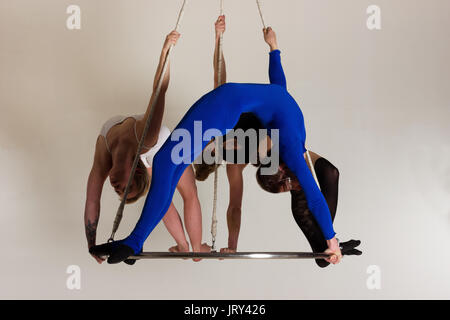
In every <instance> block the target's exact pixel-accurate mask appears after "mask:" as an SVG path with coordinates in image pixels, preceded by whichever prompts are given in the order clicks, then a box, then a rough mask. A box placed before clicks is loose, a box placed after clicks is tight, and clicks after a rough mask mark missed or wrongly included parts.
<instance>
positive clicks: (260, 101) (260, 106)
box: [120, 50, 335, 254]
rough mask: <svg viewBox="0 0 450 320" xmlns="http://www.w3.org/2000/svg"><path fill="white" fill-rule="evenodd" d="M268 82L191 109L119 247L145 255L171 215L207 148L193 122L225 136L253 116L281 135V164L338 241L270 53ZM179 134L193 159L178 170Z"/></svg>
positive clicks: (295, 110)
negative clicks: (185, 134)
mask: <svg viewBox="0 0 450 320" xmlns="http://www.w3.org/2000/svg"><path fill="white" fill-rule="evenodd" d="M269 77H270V84H244V83H226V84H223V85H222V86H220V87H218V88H216V89H214V90H213V91H211V92H209V93H207V94H205V95H204V96H203V97H201V98H200V99H199V100H198V101H197V102H196V103H195V104H194V105H193V106H192V107H191V108H190V109H189V111H188V112H187V113H186V115H185V116H184V117H183V119H182V120H181V121H180V122H179V124H178V125H177V127H176V128H175V130H174V131H173V132H172V134H171V137H170V138H168V139H167V141H166V142H165V143H164V145H163V146H162V147H161V149H160V150H159V152H158V153H157V154H156V156H155V158H154V160H153V174H152V183H151V187H150V191H149V193H148V195H147V199H146V200H145V205H144V208H143V210H142V214H141V217H140V218H139V221H138V222H137V224H136V227H135V228H134V230H133V231H132V233H131V234H130V235H129V236H128V237H127V238H125V239H124V240H122V241H120V242H121V243H122V244H124V245H126V246H128V247H130V248H132V249H133V251H134V253H135V254H137V253H139V252H140V251H141V250H142V247H143V244H144V241H145V240H146V239H147V237H148V236H149V234H150V233H151V232H152V230H153V229H154V228H155V227H156V225H157V224H158V223H159V222H160V221H161V219H162V218H163V217H164V215H165V213H166V211H167V210H168V208H169V206H170V203H171V201H172V197H173V194H174V192H175V188H176V186H177V184H178V180H179V179H180V177H181V175H182V174H183V172H184V171H185V169H186V168H187V166H188V165H190V163H192V162H193V161H194V159H196V158H197V157H198V156H199V155H200V153H201V152H202V149H203V148H204V147H205V146H206V145H207V144H208V142H209V141H203V143H202V146H201V148H200V147H197V148H195V146H194V121H201V122H202V131H203V132H205V131H206V130H208V129H211V128H214V129H218V130H220V132H221V133H222V135H225V134H226V133H227V129H232V128H233V127H234V126H235V125H236V123H237V122H238V120H239V117H240V115H241V114H242V113H244V112H251V113H253V114H254V115H255V116H256V117H258V119H259V120H260V121H261V123H262V124H263V125H264V127H265V128H267V129H279V147H280V156H281V160H282V161H284V163H285V164H286V165H287V166H288V168H289V169H290V170H291V171H292V172H293V173H294V174H295V176H296V177H297V179H298V181H299V183H300V186H301V187H302V189H303V190H304V193H305V195H306V199H307V203H308V207H309V209H310V211H311V212H312V213H313V215H314V217H315V219H316V220H317V222H318V223H319V226H320V228H321V230H322V232H323V235H324V236H325V239H327V240H329V239H331V238H333V237H334V235H335V232H334V230H333V224H332V221H331V215H330V211H329V209H328V206H327V203H326V201H325V198H324V197H323V195H322V193H321V192H320V190H319V188H318V187H317V185H316V182H315V180H314V178H313V176H312V174H311V172H310V170H309V168H308V166H307V164H306V161H305V159H304V157H303V154H304V152H305V151H306V149H305V146H304V144H305V138H306V132H305V126H304V120H303V114H302V111H301V110H300V108H299V106H298V105H297V103H296V102H295V100H294V99H293V98H292V97H291V95H290V94H289V93H288V92H287V90H286V78H285V76H284V72H283V68H282V66H281V59H280V51H279V50H275V51H272V52H271V53H270V64H269ZM177 129H185V130H187V131H189V133H190V136H191V146H192V147H191V149H190V154H188V155H183V157H188V158H189V159H190V160H189V161H188V163H181V164H175V163H174V162H173V161H172V158H171V155H172V149H173V148H174V147H175V146H176V145H177V144H179V141H172V136H173V135H174V132H176V131H177ZM203 132H202V133H203Z"/></svg>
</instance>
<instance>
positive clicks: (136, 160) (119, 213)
mask: <svg viewBox="0 0 450 320" xmlns="http://www.w3.org/2000/svg"><path fill="white" fill-rule="evenodd" d="M186 3H187V0H183V5H182V6H181V9H180V13H179V14H178V19H177V23H176V25H175V31H178V29H179V28H180V24H181V20H182V18H183V15H184V8H185V5H186ZM172 48H173V45H171V46H170V48H169V50H168V51H167V55H166V58H165V60H164V64H163V68H162V71H161V74H160V75H159V79H158V84H157V87H156V91H155V95H154V98H153V101H152V103H151V105H150V114H149V115H148V117H147V120H146V122H145V127H144V131H143V133H142V137H141V140H140V141H139V144H138V147H137V151H136V155H135V157H134V162H133V166H132V168H131V172H130V176H129V177H128V183H127V187H126V188H125V192H124V194H123V199H122V202H121V203H120V206H119V208H118V209H117V213H116V217H115V219H114V224H113V229H112V232H111V236H110V238H109V240H108V241H113V240H114V235H115V234H116V231H117V229H118V228H119V225H120V222H121V221H122V216H123V210H124V208H125V202H126V200H127V197H128V193H129V192H130V187H131V184H132V182H133V177H134V174H135V172H136V168H137V165H138V163H139V159H140V157H139V154H140V153H141V151H142V148H143V146H144V141H145V137H146V136H147V132H148V130H149V128H150V122H151V119H152V118H153V113H154V111H155V106H156V102H157V101H158V98H159V94H160V92H161V86H162V83H163V79H164V75H165V73H166V71H167V65H168V63H167V62H168V61H169V57H170V53H171V52H172Z"/></svg>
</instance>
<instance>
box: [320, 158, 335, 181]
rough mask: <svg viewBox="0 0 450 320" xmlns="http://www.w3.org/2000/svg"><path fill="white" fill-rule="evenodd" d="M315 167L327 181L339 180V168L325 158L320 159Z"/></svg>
mask: <svg viewBox="0 0 450 320" xmlns="http://www.w3.org/2000/svg"><path fill="white" fill-rule="evenodd" d="M314 168H315V170H316V172H317V174H318V175H320V176H322V177H323V178H324V179H326V180H327V181H338V180H339V169H338V168H336V167H335V166H334V165H333V164H332V163H331V162H329V161H328V160H326V159H325V158H320V159H318V160H317V161H316V164H315V166H314Z"/></svg>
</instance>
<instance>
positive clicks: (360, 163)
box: [0, 0, 450, 299]
mask: <svg viewBox="0 0 450 320" xmlns="http://www.w3.org/2000/svg"><path fill="white" fill-rule="evenodd" d="M181 3H182V1H181V0H176V1H175V0H170V1H167V0H166V1H163V0H128V1H124V0H109V1H106V0H96V1H88V0H73V1H65V0H40V1H31V0H28V1H25V0H1V1H0V43H1V50H0V70H1V75H0V99H1V100H0V108H1V117H0V163H1V165H0V200H1V203H2V210H1V218H2V222H1V223H0V225H1V227H0V243H1V248H2V249H1V250H2V259H1V262H2V263H1V264H0V298H3V299H10V298H25V299H37V298H39V299H49V298H58V299H92V298H105V299H133V298H137V299H332V298H337V299H397V298H404V299H418V298H425V299H429V298H437V299H444V298H445V299H448V298H450V274H449V270H450V253H449V250H448V243H449V241H450V202H449V199H450V197H449V193H450V143H449V142H450V129H449V120H450V105H449V101H450V67H449V66H450V64H449V60H448V58H449V56H450V45H449V43H450V42H449V38H450V37H449V30H450V22H449V20H448V12H450V2H449V1H446V0H433V1H424V0H422V1H418V0H410V1H406V0H394V1H387V0H376V1H366V0H344V1H333V0H323V1H311V0H304V1H303V0H302V1H298V0H277V1H275V0H265V1H263V8H264V12H265V19H266V23H267V24H268V25H270V26H272V27H273V28H274V30H275V31H276V33H277V36H278V43H279V47H280V49H281V51H282V62H283V66H284V69H285V73H286V76H287V81H288V90H289V91H290V93H291V94H292V96H293V97H294V98H295V99H296V100H297V102H298V103H299V105H300V107H301V108H302V111H303V113H304V116H305V122H306V127H307V145H308V146H309V147H310V148H311V150H313V151H315V152H317V153H319V154H321V155H323V156H324V157H325V158H327V159H328V160H330V161H331V162H332V163H333V164H334V165H336V166H337V167H338V169H339V171H340V189H339V203H338V211H337V217H336V220H335V230H336V231H337V234H338V237H339V238H340V239H341V240H348V239H350V238H355V239H361V240H362V245H361V248H362V250H363V251H364V254H363V255H362V256H360V257H346V258H344V260H343V262H342V263H341V264H340V265H338V266H331V267H328V268H326V269H319V268H318V267H316V265H315V263H314V262H313V261H302V260H292V261H291V260H279V261H271V260H269V261H202V262H200V263H194V262H192V261H167V260H159V261H138V262H137V263H136V265H135V266H134V267H129V266H127V265H125V264H119V265H107V264H106V263H105V264H103V265H98V264H97V263H96V262H95V261H94V259H92V258H91V256H90V255H89V254H88V252H87V245H86V240H85V234H84V224H83V213H84V201H85V189H86V182H87V177H88V174H89V171H90V168H91V165H92V161H93V152H94V146H95V141H96V138H97V136H98V134H99V131H100V128H101V126H102V124H103V123H104V121H106V120H107V119H108V118H109V117H111V116H114V115H118V114H123V115H129V114H136V113H143V112H144V111H145V108H146V106H147V104H148V100H149V97H150V94H151V88H152V82H153V77H154V72H155V69H156V65H157V62H158V57H159V54H160V50H161V47H162V43H163V40H164V37H165V36H166V34H167V33H169V32H170V31H171V30H172V29H173V28H174V25H175V22H176V18H177V14H178V11H179V9H180V6H181ZM72 4H75V5H78V6H80V7H81V17H82V25H81V30H73V31H72V30H68V29H67V28H66V19H67V18H68V14H66V8H67V7H68V6H69V5H72ZM372 4H375V5H378V6H379V7H380V8H381V14H382V16H381V19H382V29H381V30H374V31H370V30H368V28H367V27H366V20H367V17H368V14H367V13H366V9H367V7H368V6H369V5H372ZM218 13H219V1H212V0H191V1H189V3H188V6H187V8H186V12H185V15H184V19H183V21H182V25H181V29H180V32H181V34H182V37H181V39H180V40H179V44H178V45H177V46H176V47H175V50H174V51H173V55H172V58H171V82H170V87H169V90H168V93H167V98H166V109H165V115H164V124H165V125H167V126H168V127H169V128H170V129H173V128H174V127H175V125H176V124H177V123H178V121H179V120H180V119H181V117H182V116H183V115H184V113H185V112H186V110H187V109H188V108H189V107H190V106H191V105H192V104H193V103H194V102H195V101H196V100H197V99H198V98H199V97H200V96H202V95H203V94H204V93H206V92H207V91H209V90H211V89H212V87H213V69H212V61H213V47H214V26H213V23H214V21H215V19H216V18H217V16H218ZM225 13H226V16H227V31H226V33H225V36H224V54H225V59H226V62H227V74H228V81H230V82H263V83H267V82H268V74H267V69H268V47H267V45H266V44H265V43H264V41H263V38H262V31H261V30H262V25H261V21H260V18H259V15H258V12H257V7H256V4H255V1H252V0H245V1H243V0H225ZM244 175H245V186H244V201H243V217H242V227H241V234H240V238H239V250H241V251H309V250H310V248H309V245H308V244H307V242H306V239H305V238H304V236H303V234H302V233H301V231H300V230H299V228H298V227H297V225H296V223H295V222H294V219H293V217H292V214H291V212H290V195H289V194H288V193H287V194H280V195H273V194H269V193H266V192H264V191H263V190H261V189H260V188H259V187H258V186H257V184H256V181H255V178H254V176H255V168H254V167H252V166H249V168H247V169H246V170H245V171H244ZM198 189H199V197H200V200H201V202H202V210H203V230H204V232H203V235H204V239H205V241H208V242H209V241H210V235H209V227H210V218H211V212H212V196H213V179H212V178H210V179H209V180H208V181H207V182H200V183H198ZM143 202H144V198H142V199H141V200H140V201H139V202H138V203H137V204H134V205H130V206H127V207H126V209H125V213H124V220H123V222H122V224H121V226H120V229H119V232H118V234H117V236H116V238H117V239H121V238H123V237H125V236H126V235H128V234H129V232H130V231H131V230H132V228H133V227H134V225H135V223H136V221H137V219H138V217H139V214H140V212H141V208H142V205H143ZM174 202H175V205H176V206H177V208H178V209H179V211H180V212H181V213H182V201H181V199H180V197H179V195H178V194H177V193H176V194H175V197H174ZM118 205H119V201H118V199H117V196H116V194H115V193H114V191H113V189H112V188H111V187H110V186H109V182H108V181H106V183H105V188H104V191H103V196H102V211H101V216H100V222H99V228H98V237H97V239H98V240H97V241H98V243H101V242H104V241H106V240H107V238H108V236H109V234H110V230H111V227H112V223H113V219H114V215H115V212H116V210H117V207H118ZM227 205H228V182H227V180H226V175H225V170H224V169H223V168H222V170H220V179H219V200H218V217H219V235H218V242H217V243H218V247H219V248H221V247H225V246H226V244H227V226H226V208H227ZM173 244H174V242H173V240H172V238H171V237H170V235H169V234H168V232H167V231H166V229H165V227H164V226H163V224H160V225H159V226H158V227H157V228H156V229H155V230H154V232H153V233H152V234H151V235H150V237H149V238H148V240H147V242H146V244H145V247H144V248H145V250H146V251H163V250H164V251H165V250H167V249H168V248H169V247H170V246H172V245H173ZM69 265H78V266H79V267H80V268H81V290H69V289H68V288H67V287H66V280H67V278H68V276H69V275H68V274H67V273H66V269H67V267H68V266H69ZM371 265H376V266H378V267H379V268H380V270H381V289H379V290H369V289H368V287H367V285H366V281H367V279H368V277H369V274H368V273H367V268H368V267H369V266H371Z"/></svg>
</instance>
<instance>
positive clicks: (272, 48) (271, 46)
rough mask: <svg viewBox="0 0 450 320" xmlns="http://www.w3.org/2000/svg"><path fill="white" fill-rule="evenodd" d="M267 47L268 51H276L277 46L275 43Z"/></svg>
mask: <svg viewBox="0 0 450 320" xmlns="http://www.w3.org/2000/svg"><path fill="white" fill-rule="evenodd" d="M269 47H270V51H275V50H278V45H277V44H276V43H274V44H269Z"/></svg>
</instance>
